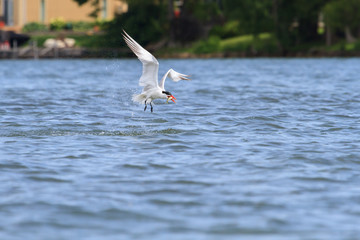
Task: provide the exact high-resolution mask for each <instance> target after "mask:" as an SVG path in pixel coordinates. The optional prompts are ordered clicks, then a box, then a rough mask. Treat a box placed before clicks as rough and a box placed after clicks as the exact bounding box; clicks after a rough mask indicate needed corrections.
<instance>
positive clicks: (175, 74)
mask: <svg viewBox="0 0 360 240" xmlns="http://www.w3.org/2000/svg"><path fill="white" fill-rule="evenodd" d="M168 76H169V77H170V78H171V79H172V80H173V81H174V82H178V81H180V80H190V78H189V76H188V75H185V74H182V73H178V72H176V71H174V70H172V69H170V70H169V71H167V73H166V74H165V75H164V76H163V78H162V79H161V82H160V87H161V88H162V89H165V79H166V78H167V77H168Z"/></svg>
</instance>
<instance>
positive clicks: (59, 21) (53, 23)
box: [50, 17, 66, 31]
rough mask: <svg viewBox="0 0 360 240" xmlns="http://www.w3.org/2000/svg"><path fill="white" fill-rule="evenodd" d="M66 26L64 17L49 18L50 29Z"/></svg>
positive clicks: (59, 28)
mask: <svg viewBox="0 0 360 240" xmlns="http://www.w3.org/2000/svg"><path fill="white" fill-rule="evenodd" d="M65 26H66V22H65V20H64V18H62V17H57V18H53V19H51V20H50V30H55V31H57V30H62V29H64V28H65Z"/></svg>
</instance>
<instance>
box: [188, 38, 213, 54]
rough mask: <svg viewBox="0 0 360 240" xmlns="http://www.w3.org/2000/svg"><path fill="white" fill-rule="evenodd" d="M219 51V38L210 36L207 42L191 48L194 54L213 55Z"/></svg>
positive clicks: (203, 41) (198, 43) (201, 42)
mask: <svg viewBox="0 0 360 240" xmlns="http://www.w3.org/2000/svg"><path fill="white" fill-rule="evenodd" d="M219 50H220V38H219V37H215V36H212V37H210V38H209V39H207V40H202V41H199V42H197V43H196V44H195V45H194V46H193V48H192V52H194V53H213V52H217V51H219Z"/></svg>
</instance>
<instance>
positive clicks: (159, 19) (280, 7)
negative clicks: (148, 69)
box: [74, 0, 360, 54]
mask: <svg viewBox="0 0 360 240" xmlns="http://www.w3.org/2000/svg"><path fill="white" fill-rule="evenodd" d="M74 1H76V2H78V3H79V4H84V3H85V2H90V3H93V6H94V8H95V10H96V8H97V5H96V4H95V3H96V2H99V0H74ZM127 2H128V4H129V12H127V13H125V14H123V15H120V16H117V17H116V18H115V19H114V20H113V21H111V22H109V23H106V24H104V28H103V29H104V30H105V31H106V38H104V40H105V41H104V42H103V43H102V44H103V46H109V47H119V46H123V45H124V44H123V42H122V36H121V32H122V29H125V30H126V31H128V32H129V34H130V35H131V36H133V37H134V38H135V39H136V40H137V41H138V42H139V43H140V44H144V45H147V44H149V43H154V42H157V41H159V40H161V39H162V38H165V39H168V40H169V42H170V45H174V43H182V45H183V46H184V45H187V46H188V45H189V43H194V46H193V48H192V51H194V52H199V53H205V52H213V51H253V52H256V51H257V50H258V49H260V50H261V51H264V50H266V52H274V51H278V52H279V53H283V54H286V53H287V52H292V51H298V50H299V49H300V50H301V51H304V48H307V49H310V48H312V45H314V46H315V45H316V46H318V45H319V44H318V43H319V42H323V43H325V36H327V37H328V36H329V35H333V36H335V38H334V39H337V41H339V42H340V41H341V40H342V39H343V38H344V36H345V35H346V37H347V38H348V36H350V35H351V33H357V34H358V35H359V36H360V32H359V29H360V0H311V1H304V0H291V1H290V0H185V1H184V5H183V6H182V7H180V9H181V11H180V15H177V16H176V17H175V16H174V13H173V10H174V9H173V4H174V1H173V0H127ZM322 15H323V16H324V18H325V19H324V20H325V23H326V25H325V26H326V28H324V25H323V23H321V24H320V25H321V26H322V27H321V29H320V30H321V31H319V21H320V18H321V17H320V16H322ZM329 28H331V29H332V31H331V34H329V32H327V31H328V30H329ZM344 29H347V30H346V31H345V30H344ZM264 32H266V33H269V36H271V37H269V38H263V36H264V35H263V33H264ZM324 33H326V34H324ZM345 33H346V34H345ZM238 36H242V39H246V38H245V37H244V36H248V40H246V41H245V40H241V41H238V43H237V44H234V45H232V44H229V45H227V44H224V42H225V43H226V41H227V40H228V39H229V38H230V39H232V40H234V39H237V37H238ZM249 36H250V37H249ZM200 39H202V40H200ZM206 39H207V40H206ZM239 39H240V38H239ZM239 39H238V40H239ZM351 42H352V43H353V45H346V46H345V45H344V47H343V50H346V49H357V43H354V41H351ZM175 45H176V44H175ZM177 46H179V45H177Z"/></svg>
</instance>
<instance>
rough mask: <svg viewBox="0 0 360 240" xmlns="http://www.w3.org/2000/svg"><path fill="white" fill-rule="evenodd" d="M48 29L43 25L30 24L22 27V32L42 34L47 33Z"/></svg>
mask: <svg viewBox="0 0 360 240" xmlns="http://www.w3.org/2000/svg"><path fill="white" fill-rule="evenodd" d="M47 30H48V28H47V26H46V25H45V24H43V23H37V22H31V23H27V24H25V25H24V27H23V29H22V31H23V32H43V31H47Z"/></svg>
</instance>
